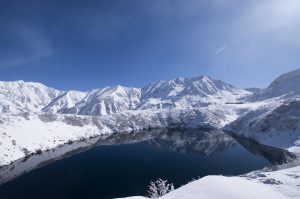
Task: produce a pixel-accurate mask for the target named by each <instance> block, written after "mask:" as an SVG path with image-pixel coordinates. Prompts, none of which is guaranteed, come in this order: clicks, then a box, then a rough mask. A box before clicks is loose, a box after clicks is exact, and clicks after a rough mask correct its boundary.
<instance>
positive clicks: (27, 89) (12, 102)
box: [0, 81, 62, 112]
mask: <svg viewBox="0 0 300 199" xmlns="http://www.w3.org/2000/svg"><path fill="white" fill-rule="evenodd" d="M61 94H62V91H59V90H56V89H53V88H49V87H47V86H45V85H43V84H40V83H33V82H24V81H14V82H0V112H16V111H40V110H41V109H42V108H43V107H45V106H46V105H47V104H49V103H51V102H52V100H53V99H55V98H56V97H58V96H59V95H61Z"/></svg>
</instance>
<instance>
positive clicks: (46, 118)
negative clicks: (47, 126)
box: [38, 113, 57, 122]
mask: <svg viewBox="0 0 300 199" xmlns="http://www.w3.org/2000/svg"><path fill="white" fill-rule="evenodd" d="M38 116H39V119H40V120H41V121H42V122H54V121H56V120H57V115H56V114H54V113H42V114H39V115H38Z"/></svg>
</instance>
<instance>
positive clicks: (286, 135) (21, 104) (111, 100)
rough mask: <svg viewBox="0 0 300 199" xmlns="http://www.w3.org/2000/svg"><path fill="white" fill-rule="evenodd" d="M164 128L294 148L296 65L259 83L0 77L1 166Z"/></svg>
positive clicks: (298, 130)
mask: <svg viewBox="0 0 300 199" xmlns="http://www.w3.org/2000/svg"><path fill="white" fill-rule="evenodd" d="M170 127H172V128H178V127H184V128H186V127H193V128H215V129H225V130H229V131H233V132H234V133H236V134H240V135H243V136H246V137H250V138H253V139H255V140H257V141H258V142H260V143H264V144H268V145H271V146H276V147H281V148H286V149H288V150H290V151H293V152H299V153H300V138H299V137H300V69H298V70H295V71H291V72H289V73H286V74H284V75H281V76H280V77H278V78H277V79H275V80H274V81H273V82H272V83H271V84H270V86H268V87H267V88H264V89H258V88H249V89H240V88H236V87H234V86H232V85H230V84H227V83H225V82H223V81H220V80H215V79H213V78H211V77H208V76H199V77H194V78H176V79H173V80H168V81H156V82H153V83H151V84H149V85H147V86H145V87H143V88H129V87H123V86H115V87H105V88H98V89H93V90H90V91H86V92H81V91H60V90H57V89H54V88H50V87H47V86H45V85H43V84H40V83H33V82H24V81H14V82H0V165H1V164H2V165H5V164H9V163H10V162H11V161H15V160H16V159H19V158H22V157H24V156H26V155H28V154H30V153H34V152H35V151H36V150H46V149H50V148H53V147H56V146H58V145H61V144H64V143H68V142H70V141H76V140H80V139H85V138H87V137H95V136H99V135H103V134H109V133H116V132H118V133H128V132H131V131H139V130H141V129H150V128H170Z"/></svg>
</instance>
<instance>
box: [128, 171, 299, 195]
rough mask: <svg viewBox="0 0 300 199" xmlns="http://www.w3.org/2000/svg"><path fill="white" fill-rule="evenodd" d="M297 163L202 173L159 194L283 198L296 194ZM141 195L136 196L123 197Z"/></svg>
mask: <svg viewBox="0 0 300 199" xmlns="http://www.w3.org/2000/svg"><path fill="white" fill-rule="evenodd" d="M299 178H300V166H297V167H293V168H289V169H283V170H278V171H270V172H263V171H254V172H251V173H248V174H246V175H244V176H237V177H225V176H206V177H203V178H201V179H199V180H195V181H193V182H190V183H188V184H186V185H184V186H182V187H180V188H178V189H175V190H174V191H172V192H170V193H168V194H166V195H164V196H162V197H160V198H161V199H177V198H189V199H193V198H195V199H199V198H209V199H228V198H230V199H241V198H243V199H266V198H272V199H281V198H282V199H283V198H300V181H299ZM135 198H137V199H139V198H145V197H140V196H135V197H127V199H135Z"/></svg>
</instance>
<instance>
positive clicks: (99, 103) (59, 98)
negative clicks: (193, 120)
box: [0, 76, 252, 116]
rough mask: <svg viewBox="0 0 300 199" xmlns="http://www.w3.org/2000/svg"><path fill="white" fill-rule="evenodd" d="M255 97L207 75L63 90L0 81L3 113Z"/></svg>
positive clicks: (89, 111)
mask: <svg viewBox="0 0 300 199" xmlns="http://www.w3.org/2000/svg"><path fill="white" fill-rule="evenodd" d="M250 94H252V92H250V91H246V90H243V89H239V88H236V87H234V86H232V85H230V84H226V83H224V82H222V81H220V80H214V79H212V78H210V77H208V76H200V77H196V78H177V79H174V80H169V81H156V82H153V83H151V84H149V85H148V86H146V87H144V88H130V87H124V86H115V87H105V88H98V89H93V90H90V91H87V92H81V91H73V90H72V91H60V90H56V89H54V88H50V87H47V86H45V85H43V84H40V83H33V82H24V81H15V82H0V112H16V111H20V112H24V111H29V112H31V111H42V112H52V113H62V114H77V115H92V116H96V115H98V116H99V115H108V114H113V113H117V112H121V111H124V110H145V109H174V108H197V107H203V106H208V105H210V104H220V103H221V104H222V103H232V102H237V101H239V100H240V99H241V98H245V97H246V96H248V95H250Z"/></svg>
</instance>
